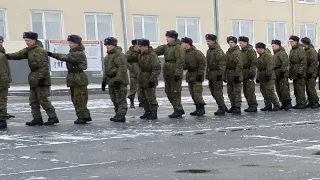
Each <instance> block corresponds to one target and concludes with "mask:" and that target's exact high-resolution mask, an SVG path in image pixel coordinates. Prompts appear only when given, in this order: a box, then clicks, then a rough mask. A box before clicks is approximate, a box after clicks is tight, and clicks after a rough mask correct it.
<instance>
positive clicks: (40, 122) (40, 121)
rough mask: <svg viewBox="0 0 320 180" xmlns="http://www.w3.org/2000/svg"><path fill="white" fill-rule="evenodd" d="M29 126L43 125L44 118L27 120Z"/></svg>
mask: <svg viewBox="0 0 320 180" xmlns="http://www.w3.org/2000/svg"><path fill="white" fill-rule="evenodd" d="M26 125H27V126H36V125H38V126H42V125H43V119H42V118H34V119H33V120H32V121H29V122H26Z"/></svg>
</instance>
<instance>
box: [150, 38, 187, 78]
mask: <svg viewBox="0 0 320 180" xmlns="http://www.w3.org/2000/svg"><path fill="white" fill-rule="evenodd" d="M155 52H156V53H157V55H158V56H161V55H164V60H165V64H164V65H163V75H164V77H173V76H180V77H181V78H182V76H183V69H184V67H185V50H184V49H183V48H182V47H181V45H180V43H179V41H178V40H176V41H174V42H172V43H168V44H165V45H161V46H159V47H157V48H156V49H155Z"/></svg>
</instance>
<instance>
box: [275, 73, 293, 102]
mask: <svg viewBox="0 0 320 180" xmlns="http://www.w3.org/2000/svg"><path fill="white" fill-rule="evenodd" d="M276 91H277V94H278V97H279V100H280V102H285V101H291V97H290V87H289V81H288V78H287V77H285V78H283V79H282V78H280V77H278V78H277V80H276Z"/></svg>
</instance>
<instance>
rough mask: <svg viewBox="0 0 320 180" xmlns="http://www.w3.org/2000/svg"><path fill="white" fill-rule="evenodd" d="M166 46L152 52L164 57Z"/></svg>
mask: <svg viewBox="0 0 320 180" xmlns="http://www.w3.org/2000/svg"><path fill="white" fill-rule="evenodd" d="M166 46H167V45H166V44H164V45H161V46H158V47H157V48H155V49H154V51H155V52H156V53H157V55H158V56H162V55H164V50H165V48H166Z"/></svg>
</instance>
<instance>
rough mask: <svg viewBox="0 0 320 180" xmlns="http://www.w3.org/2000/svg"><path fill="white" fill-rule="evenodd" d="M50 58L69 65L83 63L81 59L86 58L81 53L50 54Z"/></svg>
mask: <svg viewBox="0 0 320 180" xmlns="http://www.w3.org/2000/svg"><path fill="white" fill-rule="evenodd" d="M51 57H53V58H55V59H58V60H60V61H65V62H69V63H78V62H83V59H85V58H86V55H85V54H84V53H83V52H73V53H70V54H59V53H52V55H51Z"/></svg>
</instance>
